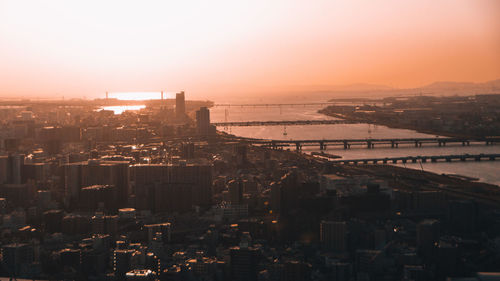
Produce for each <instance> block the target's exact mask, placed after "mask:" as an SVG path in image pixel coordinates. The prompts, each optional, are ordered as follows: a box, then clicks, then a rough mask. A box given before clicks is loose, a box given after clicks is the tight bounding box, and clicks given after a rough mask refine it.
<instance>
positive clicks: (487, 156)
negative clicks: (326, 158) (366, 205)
mask: <svg viewBox="0 0 500 281" xmlns="http://www.w3.org/2000/svg"><path fill="white" fill-rule="evenodd" d="M497 158H498V159H500V154H454V155H438V156H403V157H386V158H364V159H345V160H330V162H331V163H339V164H354V165H357V164H378V163H383V164H387V163H393V164H396V163H408V162H411V163H419V162H427V161H430V162H440V161H441V162H442V161H445V162H452V161H468V160H469V161H470V160H472V161H482V160H489V161H495V160H496V159H497Z"/></svg>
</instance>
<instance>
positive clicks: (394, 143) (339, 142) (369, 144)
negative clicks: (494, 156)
mask: <svg viewBox="0 0 500 281" xmlns="http://www.w3.org/2000/svg"><path fill="white" fill-rule="evenodd" d="M246 142H247V143H250V144H253V145H259V146H264V147H270V148H273V149H280V148H281V149H282V148H284V147H293V146H295V148H296V150H297V151H301V150H302V147H304V146H319V149H320V150H325V149H327V147H328V146H340V147H343V148H344V149H349V148H351V146H353V145H357V146H365V147H366V148H368V149H372V148H375V145H390V146H391V147H392V148H397V147H398V146H399V145H400V144H406V145H408V144H410V145H414V146H415V147H422V144H426V143H427V144H428V143H431V144H437V145H438V146H446V145H447V144H462V145H463V146H469V145H470V143H472V142H480V143H484V144H485V145H493V144H496V143H499V142H500V137H486V138H378V139H372V138H369V139H320V140H258V139H248V140H246Z"/></svg>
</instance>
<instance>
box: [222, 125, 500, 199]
mask: <svg viewBox="0 0 500 281" xmlns="http://www.w3.org/2000/svg"><path fill="white" fill-rule="evenodd" d="M218 133H220V134H221V136H222V137H224V138H227V139H230V140H232V141H238V142H243V143H245V140H252V138H245V137H239V136H235V135H233V134H229V133H226V132H222V131H218ZM253 140H255V139H253ZM259 148H261V149H267V150H271V151H273V150H272V149H271V148H266V147H259ZM278 151H281V152H286V153H294V154H296V155H300V156H301V157H304V158H305V159H309V160H314V161H318V162H321V163H322V164H328V163H329V164H331V165H335V166H336V167H344V168H345V169H348V170H349V168H348V167H350V168H356V169H357V168H360V167H364V168H367V169H379V167H387V168H388V170H397V171H405V173H417V174H421V175H428V176H429V177H431V178H434V177H439V178H441V179H442V180H443V181H446V180H448V181H449V182H450V183H454V184H457V183H460V184H462V185H463V184H469V185H470V184H472V185H474V186H478V187H481V188H486V189H492V191H498V190H499V189H498V188H499V187H500V186H499V185H496V184H492V183H487V182H482V181H479V179H477V180H476V178H473V177H470V176H466V175H460V174H445V173H441V174H439V173H435V172H431V171H427V170H424V171H422V170H419V169H413V168H407V167H400V166H397V165H387V164H366V165H365V164H358V165H336V164H334V163H330V161H328V160H327V159H325V158H324V157H318V156H316V155H313V154H308V153H305V152H300V153H297V152H296V151H293V150H278ZM346 167H347V168H346ZM375 167H376V168H375ZM422 173H423V174H422ZM498 195H499V199H498V202H500V194H498Z"/></svg>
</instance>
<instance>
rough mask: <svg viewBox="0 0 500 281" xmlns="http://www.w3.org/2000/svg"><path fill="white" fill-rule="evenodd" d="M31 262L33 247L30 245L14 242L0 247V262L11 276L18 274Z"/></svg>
mask: <svg viewBox="0 0 500 281" xmlns="http://www.w3.org/2000/svg"><path fill="white" fill-rule="evenodd" d="M32 262H33V247H31V246H30V245H28V244H19V243H14V244H9V245H4V246H3V247H2V263H3V264H4V266H5V267H6V269H7V272H9V273H10V274H11V275H12V276H19V274H20V273H21V271H22V269H23V268H25V267H27V266H29V265H30V264H31V263H32Z"/></svg>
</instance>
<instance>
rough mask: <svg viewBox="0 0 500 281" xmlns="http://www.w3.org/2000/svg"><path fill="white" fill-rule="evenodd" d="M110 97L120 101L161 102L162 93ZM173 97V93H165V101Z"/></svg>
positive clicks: (122, 93) (137, 93)
mask: <svg viewBox="0 0 500 281" xmlns="http://www.w3.org/2000/svg"><path fill="white" fill-rule="evenodd" d="M108 97H109V98H114V99H119V100H159V99H161V92H114V93H109V94H108ZM173 97H174V94H173V93H170V92H163V98H164V99H171V98H173Z"/></svg>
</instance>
